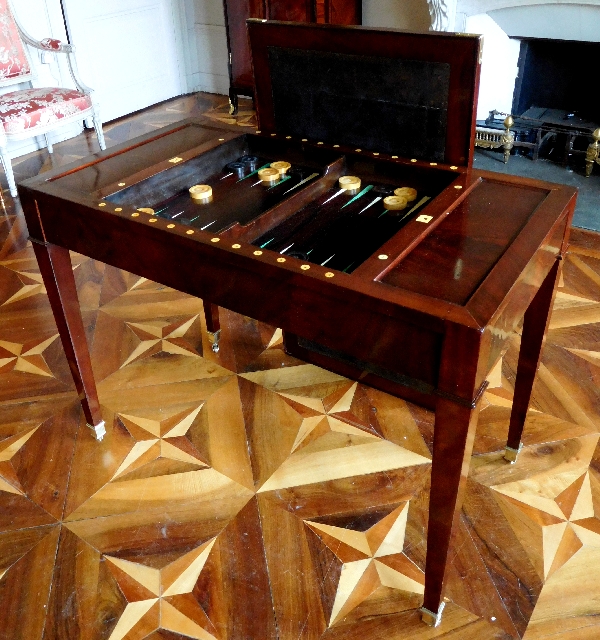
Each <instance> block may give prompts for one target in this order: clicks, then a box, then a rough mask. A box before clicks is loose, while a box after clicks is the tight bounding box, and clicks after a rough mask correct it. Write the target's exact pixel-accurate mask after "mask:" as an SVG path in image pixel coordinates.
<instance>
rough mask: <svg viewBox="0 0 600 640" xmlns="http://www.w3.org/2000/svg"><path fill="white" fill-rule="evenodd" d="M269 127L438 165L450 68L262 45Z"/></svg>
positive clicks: (441, 64)
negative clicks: (270, 113) (269, 87)
mask: <svg viewBox="0 0 600 640" xmlns="http://www.w3.org/2000/svg"><path fill="white" fill-rule="evenodd" d="M269 65H270V68H271V85H272V91H273V106H274V113H275V125H276V127H277V130H278V131H280V132H282V133H287V134H290V135H297V136H304V137H307V138H312V139H317V140H322V141H323V142H330V143H337V144H348V145H352V146H357V147H360V148H364V149H369V150H373V151H380V152H383V153H391V154H396V155H399V156H404V157H410V158H419V159H423V160H435V161H443V160H444V154H445V148H446V123H447V117H448V93H449V87H450V65H449V64H447V63H445V62H426V61H421V60H401V59H396V58H384V57H375V56H362V55H350V54H341V53H329V52H322V51H305V50H301V49H287V48H282V47H269Z"/></svg>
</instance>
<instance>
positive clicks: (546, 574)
mask: <svg viewBox="0 0 600 640" xmlns="http://www.w3.org/2000/svg"><path fill="white" fill-rule="evenodd" d="M199 104H200V103H199V102H198V101H197V100H195V99H194V98H193V97H186V98H182V99H179V100H176V101H172V102H171V103H167V105H163V106H162V107H161V108H160V109H158V110H156V111H152V112H149V113H147V114H146V115H142V116H139V117H137V118H132V119H126V120H124V121H121V122H119V123H116V124H114V125H113V126H112V127H109V128H107V129H108V130H107V138H108V139H109V140H110V141H111V142H112V143H113V144H114V143H115V142H117V141H120V140H123V139H126V138H128V137H133V136H135V135H138V134H139V133H142V132H145V131H148V130H152V128H153V127H154V128H156V127H158V126H163V125H164V124H168V123H169V122H173V121H175V120H176V119H178V118H182V117H185V116H187V115H188V114H189V113H190V112H193V111H194V110H200V106H202V105H203V106H202V109H203V111H202V113H205V114H206V117H207V119H208V121H211V122H215V121H221V120H224V119H227V118H229V116H227V114H226V111H225V109H226V107H225V104H224V103H223V104H221V103H218V102H215V103H211V104H208V103H207V102H204V103H202V105H200V106H199ZM207 104H208V106H207ZM251 117H252V114H251V112H249V113H245V112H244V113H242V116H239V117H238V118H240V120H239V122H237V123H236V125H241V126H246V125H247V124H248V123H249V122H251V120H250V118H251ZM111 136H112V137H111ZM82 139H83V140H84V143H83V144H82V142H81V140H80V141H79V143H78V142H77V141H76V140H75V141H68V142H67V143H64V145H57V157H56V158H55V159H54V160H53V162H67V161H69V160H72V159H73V158H74V157H78V156H79V155H85V154H86V153H88V152H89V150H88V149H87V148H86V144H87V142H86V141H87V140H88V138H86V137H85V136H82ZM78 144H79V146H77V145H78ZM109 144H110V142H109ZM61 149H62V151H61ZM61 153H62V155H61ZM39 161H40V158H39V157H38V156H36V157H31V158H25V159H24V160H23V162H22V163H21V165H22V166H21V168H22V169H23V170H24V169H25V168H26V165H31V166H33V165H35V164H36V163H39ZM42 168H43V167H42ZM39 169H40V167H39V166H38V167H37V169H36V171H37V170H39ZM7 202H8V201H7ZM7 206H8V211H7V212H6V215H5V216H4V217H3V218H2V220H1V222H2V224H1V225H0V234H1V236H0V602H1V603H2V607H0V638H2V639H5V640H16V639H21V638H27V640H42V639H43V640H55V639H56V640H58V639H60V640H63V639H64V640H66V639H73V638H81V639H85V640H100V639H102V640H105V639H106V640H125V639H126V640H134V639H142V638H147V639H152V640H159V639H163V640H178V639H179V640H181V639H184V638H198V639H201V640H211V639H216V640H275V639H278V640H279V639H281V640H320V639H322V640H342V639H343V640H354V639H357V640H358V639H359V638H360V639H361V640H364V639H365V638H368V639H369V640H379V639H383V638H385V639H386V640H403V639H404V638H411V639H413V638H415V639H417V640H426V639H430V638H439V637H443V638H452V639H457V640H458V639H460V640H471V639H472V640H475V639H476V640H488V639H489V640H496V639H510V638H524V639H525V640H542V639H545V638H556V637H560V638H561V640H563V639H565V640H588V639H589V640H591V639H592V638H597V637H599V636H600V580H598V575H600V446H599V438H600V239H599V238H598V236H597V235H594V234H587V233H583V232H576V233H575V237H574V243H573V246H572V248H571V252H570V254H569V256H568V257H567V259H566V261H565V268H564V274H563V278H562V280H561V283H560V287H559V292H558V295H557V299H556V304H555V310H554V315H553V318H552V324H551V328H550V332H549V336H548V340H547V344H546V346H545V350H544V353H543V359H542V366H541V369H540V374H539V376H538V379H537V381H536V386H535V390H534V399H533V403H532V406H531V408H530V411H529V415H528V419H527V424H526V429H525V434H524V445H525V446H524V449H523V451H522V453H521V455H520V457H519V459H518V461H517V463H516V464H515V465H507V464H506V463H505V462H504V461H503V460H502V448H503V446H504V441H505V438H506V433H507V430H508V418H509V414H510V407H511V397H512V384H513V381H514V377H515V370H516V357H517V353H518V341H519V338H518V337H516V338H514V340H513V341H512V342H511V343H510V345H509V348H508V351H507V352H506V354H505V355H504V357H503V358H502V360H501V361H500V362H499V363H498V365H497V366H496V368H495V369H494V371H493V372H492V374H491V375H490V387H489V388H488V390H487V392H486V394H485V398H484V400H483V409H482V412H481V416H480V421H479V430H478V435H477V439H476V443H475V453H474V456H473V460H472V471H471V474H470V477H469V481H468V490H467V496H466V499H465V504H464V509H463V513H462V517H461V521H460V526H459V532H458V536H457V539H456V543H455V545H454V552H453V557H452V569H451V577H450V581H449V584H448V590H447V595H448V598H449V602H448V604H447V607H446V610H445V613H444V618H443V621H442V624H441V626H440V627H439V628H437V629H431V628H429V627H426V626H424V625H423V624H422V623H421V622H420V618H419V614H418V611H417V609H418V607H419V606H420V603H421V596H422V591H423V571H424V561H425V552H426V548H425V532H426V527H427V506H428V489H429V474H430V460H431V444H432V439H433V414H431V413H430V412H428V411H426V410H424V409H421V408H419V407H416V406H414V405H411V404H409V403H406V402H404V401H401V400H398V399H395V398H393V397H391V396H388V395H386V394H384V393H382V392H379V391H376V390H374V389H371V388H369V387H366V386H364V385H361V384H357V383H354V382H352V381H350V380H347V379H345V378H342V377H340V376H338V375H335V374H332V373H330V372H327V371H324V370H322V369H319V368H317V367H314V366H312V365H308V364H305V363H304V362H301V361H299V360H296V359H294V358H292V357H290V356H288V355H286V354H285V352H284V351H283V346H282V340H281V332H280V331H279V330H277V329H275V328H274V327H269V326H267V325H264V324H261V323H257V322H255V321H254V320H251V319H249V318H244V317H241V316H239V315H236V314H233V313H231V312H228V311H226V310H223V311H222V317H221V321H222V340H221V350H220V351H219V353H217V354H215V353H213V352H212V350H211V348H210V344H209V342H208V340H207V336H206V331H205V325H204V316H203V308H202V302H201V301H200V300H197V299H194V298H192V297H190V296H186V295H184V294H181V293H179V292H177V291H174V290H172V289H169V288H166V287H164V286H162V285H159V284H156V283H153V282H150V281H147V280H145V279H143V278H139V277H138V276H135V275H133V274H129V273H125V272H122V271H119V270H117V269H114V268H112V267H109V266H105V265H102V264H99V263H96V262H94V261H92V260H89V259H87V258H84V257H82V256H73V266H74V273H75V277H76V282H77V285H78V290H79V295H80V301H81V306H82V311H83V317H84V324H85V328H86V331H87V336H88V340H89V342H90V345H91V353H92V361H93V366H94V370H95V374H96V378H97V382H98V388H99V394H100V401H101V404H102V412H103V416H104V418H105V420H106V425H107V435H106V437H105V438H104V440H103V441H102V442H96V441H95V439H94V438H93V434H92V432H91V431H90V430H89V429H87V428H86V426H85V424H84V420H83V417H82V415H81V411H80V408H79V405H78V401H77V397H76V393H75V391H74V388H73V384H72V382H71V379H70V376H69V371H68V367H67V364H66V361H65V359H64V355H63V353H62V349H61V346H60V341H59V340H58V339H57V336H56V327H55V325H54V321H53V318H52V315H51V312H50V310H49V306H48V302H47V297H46V294H45V291H44V287H43V283H42V282H41V279H40V277H39V271H38V270H37V265H36V263H35V259H34V256H33V252H32V250H31V247H30V245H29V244H28V242H27V234H26V230H25V227H24V223H23V220H22V217H21V214H20V212H19V209H18V207H15V206H14V205H11V204H10V202H8V204H7Z"/></svg>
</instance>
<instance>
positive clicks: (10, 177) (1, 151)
mask: <svg viewBox="0 0 600 640" xmlns="http://www.w3.org/2000/svg"><path fill="white" fill-rule="evenodd" d="M0 158H1V159H2V165H3V166H4V173H6V180H7V182H8V189H9V191H10V195H11V196H12V197H13V198H16V197H17V195H18V194H17V183H16V182H15V176H14V173H13V169H12V163H11V161H10V156H9V155H8V152H7V151H6V149H5V148H4V147H2V148H0Z"/></svg>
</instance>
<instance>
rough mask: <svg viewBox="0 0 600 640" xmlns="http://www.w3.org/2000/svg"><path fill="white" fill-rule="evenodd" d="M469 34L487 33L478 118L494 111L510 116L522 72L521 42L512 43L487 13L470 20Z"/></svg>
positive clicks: (467, 22) (467, 27)
mask: <svg viewBox="0 0 600 640" xmlns="http://www.w3.org/2000/svg"><path fill="white" fill-rule="evenodd" d="M465 31H466V32H467V33H480V34H483V59H482V63H481V81H480V84H479V101H478V103H477V119H478V120H483V119H485V118H487V116H488V113H489V112H490V111H491V110H492V109H496V110H497V111H501V112H504V113H510V112H511V111H512V101H513V92H514V88H515V79H516V77H517V72H518V66H517V65H518V62H519V49H520V42H519V41H518V40H511V39H510V38H509V37H508V35H507V34H506V33H505V32H504V31H503V30H502V29H501V28H500V27H499V25H498V24H497V23H496V22H495V21H494V20H493V19H492V18H491V17H490V16H489V15H488V14H486V13H482V14H480V15H478V16H470V17H468V18H467V20H466V29H465Z"/></svg>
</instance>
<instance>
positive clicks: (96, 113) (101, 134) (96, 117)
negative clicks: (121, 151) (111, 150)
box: [92, 105, 106, 151]
mask: <svg viewBox="0 0 600 640" xmlns="http://www.w3.org/2000/svg"><path fill="white" fill-rule="evenodd" d="M92 118H93V120H94V129H96V135H97V136H98V144H99V145H100V149H102V151H104V150H105V149H106V142H105V141H104V132H103V131H102V120H100V109H99V108H98V105H94V115H93V116H92Z"/></svg>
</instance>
